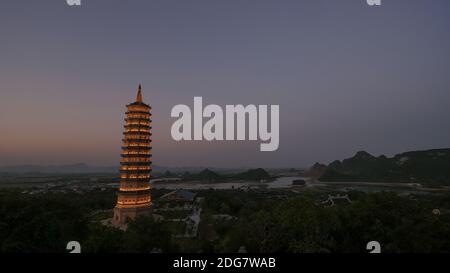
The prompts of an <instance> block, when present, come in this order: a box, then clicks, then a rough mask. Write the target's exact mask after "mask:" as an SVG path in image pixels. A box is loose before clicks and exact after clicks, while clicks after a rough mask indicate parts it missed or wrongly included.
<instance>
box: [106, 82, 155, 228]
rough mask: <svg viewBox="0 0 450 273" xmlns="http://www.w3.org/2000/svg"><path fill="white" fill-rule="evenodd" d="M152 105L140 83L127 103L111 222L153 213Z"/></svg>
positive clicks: (119, 223) (120, 224)
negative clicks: (144, 96)
mask: <svg viewBox="0 0 450 273" xmlns="http://www.w3.org/2000/svg"><path fill="white" fill-rule="evenodd" d="M150 110H151V107H150V105H148V104H145V103H144V102H143V101H142V91H141V85H139V89H138V92H137V96H136V101H135V102H133V103H131V104H128V105H127V112H126V113H125V114H126V118H125V126H124V127H125V130H124V133H123V135H124V138H123V140H122V141H123V146H122V154H121V156H122V160H121V162H120V188H119V192H118V194H117V204H116V207H115V208H114V218H113V224H114V225H116V226H123V225H125V224H126V222H127V220H128V219H134V218H136V217H137V216H140V215H150V214H151V213H152V197H151V191H150V183H149V181H150V176H151V170H152V168H151V163H152V147H151V135H152V134H151V128H152V127H151V119H150V118H151V113H150Z"/></svg>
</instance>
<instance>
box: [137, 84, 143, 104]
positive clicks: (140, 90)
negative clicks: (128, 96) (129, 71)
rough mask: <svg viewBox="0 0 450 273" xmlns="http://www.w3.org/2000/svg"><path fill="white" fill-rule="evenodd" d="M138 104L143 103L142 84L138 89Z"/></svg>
mask: <svg viewBox="0 0 450 273" xmlns="http://www.w3.org/2000/svg"><path fill="white" fill-rule="evenodd" d="M136 102H138V103H142V87H141V85H140V84H139V88H138V92H137V96H136Z"/></svg>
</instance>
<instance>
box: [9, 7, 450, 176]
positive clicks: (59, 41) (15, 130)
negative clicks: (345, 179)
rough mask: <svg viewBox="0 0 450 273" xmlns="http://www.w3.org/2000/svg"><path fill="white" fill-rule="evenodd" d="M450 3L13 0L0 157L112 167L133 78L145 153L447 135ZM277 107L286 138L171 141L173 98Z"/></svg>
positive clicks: (232, 154) (223, 157) (411, 142)
mask: <svg viewBox="0 0 450 273" xmlns="http://www.w3.org/2000/svg"><path fill="white" fill-rule="evenodd" d="M449 12H450V1H448V0H390V1H389V0H384V1H383V5H382V6H381V7H369V6H368V5H367V4H366V3H365V1H364V0H342V1H331V0H310V1H300V0H276V1H275V0H245V1H244V0H203V1H201V0H179V1H172V0H159V1H155V0H141V1H138V0H132V1H119V0H108V1H106V0H84V1H82V6H81V7H69V6H67V5H66V4H65V1H64V0H49V1H25V0H6V1H2V4H1V6H0V128H1V131H0V166H1V165H13V164H70V163H77V162H86V163H88V164H94V165H116V164H118V162H119V160H120V157H119V154H120V145H121V138H122V130H123V127H122V126H123V118H124V112H125V110H126V108H125V105H126V104H127V103H129V102H131V101H132V100H134V97H135V93H136V88H137V85H138V84H139V83H142V85H143V95H144V101H145V102H147V103H149V104H151V106H152V107H153V121H154V124H153V134H154V137H153V139H154V140H153V145H154V148H153V149H154V163H155V164H157V165H165V166H217V167H241V166H245V167H256V166H261V167H282V166H286V167H303V166H309V165H311V164H313V163H314V162H316V161H320V162H324V163H328V162H330V161H332V160H334V159H342V158H345V157H349V156H352V155H353V154H354V153H355V152H357V151H358V150H366V151H368V152H370V153H372V154H375V155H380V154H386V155H393V154H395V153H399V152H403V151H408V150H421V149H430V148H442V147H450V114H449V109H450V108H449V107H450V77H449V75H450V16H449ZM194 96H203V100H204V103H205V104H210V103H214V104H219V105H222V106H223V105H225V104H244V105H245V104H279V105H280V148H279V150H278V151H276V152H260V151H259V142H206V141H203V142H175V141H173V140H172V138H171V136H170V126H171V124H172V123H173V121H174V119H171V118H170V110H171V108H172V107H173V106H174V105H176V104H188V105H190V106H192V104H193V97H194Z"/></svg>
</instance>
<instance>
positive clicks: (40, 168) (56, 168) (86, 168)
mask: <svg viewBox="0 0 450 273" xmlns="http://www.w3.org/2000/svg"><path fill="white" fill-rule="evenodd" d="M152 167H153V171H154V172H160V173H163V172H167V171H170V172H174V173H184V172H200V171H202V170H204V169H205V167H165V166H158V165H153V166H152ZM209 169H210V170H215V171H220V172H224V173H227V172H236V171H241V170H242V169H237V168H234V169H231V168H229V169H227V168H223V169H222V168H209ZM117 172H119V166H91V165H87V164H85V163H78V164H69V165H14V166H4V167H0V173H19V174H20V173H117Z"/></svg>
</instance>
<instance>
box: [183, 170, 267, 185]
mask: <svg viewBox="0 0 450 273" xmlns="http://www.w3.org/2000/svg"><path fill="white" fill-rule="evenodd" d="M270 178H271V177H270V175H269V174H268V173H267V172H266V171H265V170H264V169H261V168H258V169H250V170H247V171H244V172H239V173H233V174H218V173H216V172H214V171H212V170H210V169H204V170H203V171H201V172H199V173H193V174H191V173H186V174H185V175H183V179H185V180H201V181H211V182H213V181H224V180H235V179H237V180H254V181H261V180H268V179H270Z"/></svg>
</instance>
